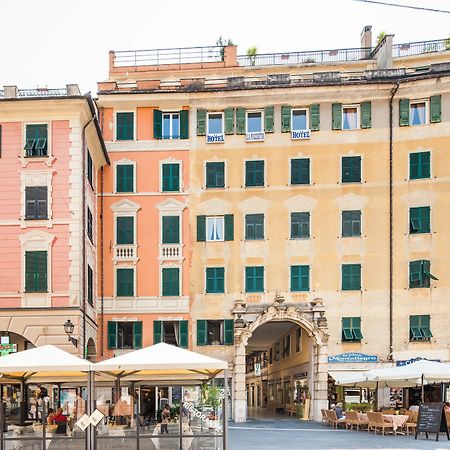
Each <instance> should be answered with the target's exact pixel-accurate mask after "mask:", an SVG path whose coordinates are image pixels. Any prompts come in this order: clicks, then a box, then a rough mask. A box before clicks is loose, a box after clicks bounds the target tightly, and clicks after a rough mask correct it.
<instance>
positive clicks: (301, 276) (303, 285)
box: [291, 265, 309, 292]
mask: <svg viewBox="0 0 450 450" xmlns="http://www.w3.org/2000/svg"><path fill="white" fill-rule="evenodd" d="M307 291H309V266H307V265H302V266H291V292H307Z"/></svg>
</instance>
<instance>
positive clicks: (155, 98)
mask: <svg viewBox="0 0 450 450" xmlns="http://www.w3.org/2000/svg"><path fill="white" fill-rule="evenodd" d="M369 34H370V29H366V30H365V32H364V33H363V36H362V38H363V39H362V41H363V42H367V38H368V36H369ZM426 45H431V44H430V43H428V44H427V43H421V46H415V44H403V46H401V45H392V36H387V37H386V38H385V39H384V40H383V41H382V42H381V43H380V44H379V45H378V46H377V47H376V48H375V49H374V50H372V49H368V48H366V46H365V45H363V46H362V48H358V49H347V50H345V51H344V50H336V51H323V52H310V53H306V52H305V53H295V54H289V53H286V54H276V55H257V56H256V57H240V56H236V47H234V46H228V47H225V48H222V49H221V52H220V53H219V54H218V57H217V59H216V60H214V61H210V60H208V59H207V58H206V59H205V57H204V55H205V54H207V55H208V52H206V51H205V52H204V53H202V55H201V56H198V60H196V62H192V54H191V55H190V58H191V60H189V61H187V62H185V63H183V62H182V61H181V58H180V59H179V61H178V62H177V63H173V64H161V63H154V62H152V61H150V62H149V63H148V64H141V65H136V66H133V64H131V63H127V62H126V60H125V62H124V63H123V64H119V62H120V61H121V60H120V58H121V57H123V55H121V54H119V53H113V54H111V55H110V78H109V80H108V81H107V82H104V83H99V91H100V100H101V99H102V96H103V97H104V98H106V97H107V96H108V98H113V99H115V98H117V99H119V98H120V99H122V101H126V102H128V103H129V104H130V105H131V104H133V103H134V104H135V105H136V106H143V105H144V104H145V105H152V104H154V105H160V104H162V103H164V101H167V99H171V101H172V102H174V103H176V104H177V105H183V107H185V108H188V109H189V148H188V151H189V182H188V186H186V191H185V195H186V197H187V198H188V200H187V202H188V203H187V204H188V212H189V213H188V214H189V224H190V225H189V233H190V239H189V242H190V244H189V248H187V249H186V250H187V254H189V258H190V265H189V313H190V316H189V317H190V325H189V330H190V334H191V336H190V340H189V342H190V344H191V345H190V348H191V349H193V350H195V351H199V352H203V353H206V354H208V355H211V356H215V357H218V358H223V359H226V360H227V361H229V364H230V368H231V369H232V373H233V379H232V399H233V416H234V419H235V420H236V421H243V420H245V419H246V417H247V414H248V413H247V408H248V406H250V407H255V406H259V407H266V408H269V409H270V408H272V409H274V410H276V409H278V408H283V409H286V408H287V405H290V404H294V403H295V402H300V401H303V400H305V399H308V400H310V402H308V408H309V409H310V411H309V414H310V416H311V417H312V418H313V419H315V420H320V409H321V408H325V407H327V405H328V397H329V392H328V384H329V374H330V375H331V376H332V377H333V378H335V379H338V378H339V376H342V375H343V374H346V373H348V372H349V371H352V372H354V371H360V372H361V371H364V370H368V369H371V368H375V367H378V366H383V365H388V364H390V365H392V364H395V363H398V364H401V363H404V362H405V361H408V360H410V359H414V358H428V359H439V360H441V361H448V360H449V344H448V342H449V341H450V339H449V337H450V336H449V331H448V327H447V324H448V321H449V319H450V307H449V305H448V301H447V297H448V291H449V286H450V277H449V275H448V274H447V272H446V270H445V268H446V263H448V230H447V227H446V219H447V209H448V201H449V200H448V193H449V190H450V159H449V157H448V154H447V147H448V142H449V138H450V132H449V129H450V128H449V122H450V76H449V75H450V62H449V61H450V52H449V51H448V49H447V47H446V46H445V41H438V42H434V43H432V45H434V46H435V47H433V51H432V52H430V50H427V49H429V48H430V47H426ZM406 46H408V47H406ZM147 56H148V54H147ZM135 60H136V58H135ZM127 64H128V65H127ZM149 176H152V175H151V174H149ZM155 176H156V175H155ZM288 336H289V337H288ZM303 403H304V402H303Z"/></svg>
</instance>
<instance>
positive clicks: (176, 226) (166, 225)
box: [162, 216, 180, 244]
mask: <svg viewBox="0 0 450 450" xmlns="http://www.w3.org/2000/svg"><path fill="white" fill-rule="evenodd" d="M162 243H163V244H179V243H180V217H179V216H163V217H162Z"/></svg>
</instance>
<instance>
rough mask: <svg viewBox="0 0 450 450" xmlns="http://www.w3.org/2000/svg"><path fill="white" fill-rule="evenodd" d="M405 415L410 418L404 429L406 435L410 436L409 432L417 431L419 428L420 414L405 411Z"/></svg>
mask: <svg viewBox="0 0 450 450" xmlns="http://www.w3.org/2000/svg"><path fill="white" fill-rule="evenodd" d="M405 415H406V416H408V420H407V421H406V423H405V425H403V427H404V428H405V431H406V434H407V435H409V430H413V431H414V430H415V429H416V428H417V417H418V415H419V413H418V412H417V411H405Z"/></svg>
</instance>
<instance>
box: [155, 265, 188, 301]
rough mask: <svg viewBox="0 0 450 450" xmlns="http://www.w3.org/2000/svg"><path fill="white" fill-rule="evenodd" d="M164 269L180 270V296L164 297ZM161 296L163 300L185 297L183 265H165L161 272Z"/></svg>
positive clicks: (161, 267)
mask: <svg viewBox="0 0 450 450" xmlns="http://www.w3.org/2000/svg"><path fill="white" fill-rule="evenodd" d="M164 269H178V295H163V271H164ZM159 295H160V297H161V298H164V299H167V298H179V297H182V296H183V267H182V265H181V264H164V265H163V266H160V270H159Z"/></svg>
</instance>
